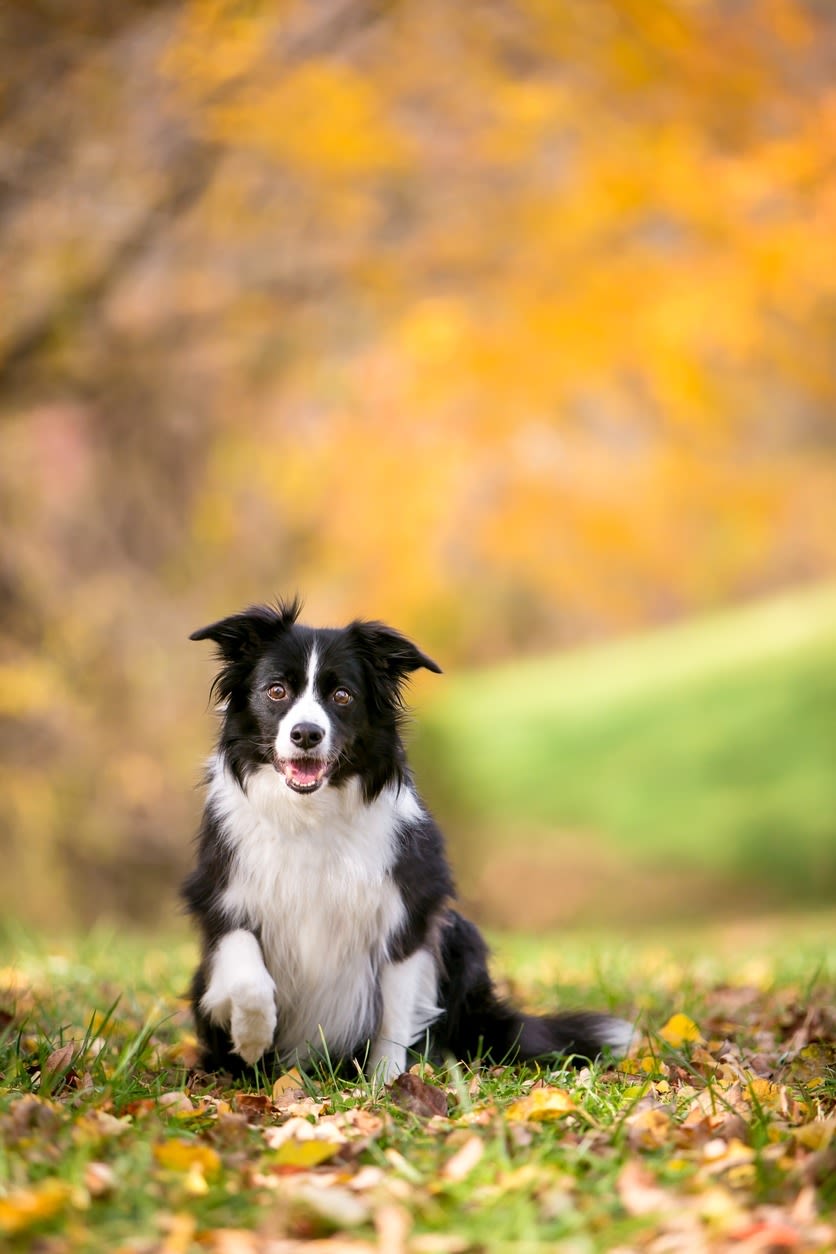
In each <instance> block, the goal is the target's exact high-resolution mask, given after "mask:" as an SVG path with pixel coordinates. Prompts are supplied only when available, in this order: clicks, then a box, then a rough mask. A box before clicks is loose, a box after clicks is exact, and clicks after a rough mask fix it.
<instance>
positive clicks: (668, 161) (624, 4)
mask: <svg viewBox="0 0 836 1254" xmlns="http://www.w3.org/2000/svg"><path fill="white" fill-rule="evenodd" d="M0 22H2V28H0V34H2V39H0V66H2V71H3V73H2V79H3V83H4V87H3V96H2V99H3V104H4V106H5V112H4V117H3V120H2V121H0V136H2V139H3V143H2V146H0V175H2V180H3V182H2V187H3V202H2V207H0V270H2V274H3V298H4V306H5V309H4V316H3V319H2V324H0V368H3V369H4V376H5V384H6V385H5V389H4V393H3V402H2V420H3V426H2V432H1V433H0V492H2V523H3V535H4V544H3V552H2V559H1V560H0V603H2V608H3V614H2V635H1V636H0V649H2V652H1V653H0V678H2V684H0V707H1V709H0V712H2V714H3V716H4V717H5V718H6V719H8V720H9V722H10V725H11V727H12V730H11V732H10V734H9V739H8V744H7V749H8V755H7V756H8V760H9V764H10V765H9V766H8V767H6V768H3V774H2V776H0V785H2V789H3V793H4V796H5V797H6V799H7V804H8V806H9V808H10V812H11V817H10V821H9V824H8V830H9V831H10V832H11V833H12V835H11V838H10V840H11V843H12V849H13V861H14V865H15V867H16V868H17V872H16V874H17V875H18V876H19V882H20V883H28V884H34V883H39V882H40V883H43V882H44V881H45V879H46V878H51V879H52V880H53V881H55V880H56V877H57V880H59V881H63V882H64V883H65V886H66V887H68V888H70V887H71V886H72V885H73V884H75V883H76V882H77V881H78V880H79V879H80V878H83V877H86V880H85V882H88V883H92V884H93V898H94V900H95V901H100V900H102V899H103V898H104V899H107V900H109V901H111V902H112V904H113V905H114V908H116V909H117V910H129V909H130V908H131V902H132V900H133V898H134V897H135V896H136V895H138V894H139V895H141V894H142V892H143V883H142V877H144V876H146V875H148V874H151V872H149V871H148V866H149V862H148V857H147V856H146V854H147V852H148V850H149V849H150V850H151V851H152V856H151V866H152V867H153V865H154V863H155V862H156V866H157V869H158V870H159V869H160V868H162V870H163V873H164V874H165V873H166V871H165V868H166V867H167V866H168V865H169V863H170V862H171V860H172V856H173V855H172V852H171V850H172V845H173V844H177V843H180V842H182V840H183V835H184V833H185V831H186V830H187V829H188V826H189V824H190V821H191V817H192V814H193V807H192V806H191V804H190V801H189V800H188V799H186V791H187V785H188V783H189V782H190V781H191V780H192V779H193V777H194V773H193V763H194V761H195V756H196V753H197V748H198V744H199V743H200V742H199V735H200V731H199V729H198V726H197V722H196V719H195V721H194V722H191V723H189V724H188V726H189V728H190V730H189V731H188V732H187V733H185V734H184V727H185V726H186V724H185V723H184V720H185V719H186V718H187V717H188V718H189V719H191V718H192V715H193V714H194V715H197V714H198V713H199V710H200V697H199V696H198V694H199V693H200V692H201V691H202V686H203V682H204V673H203V671H201V670H199V664H198V662H197V661H196V660H195V661H194V662H192V661H191V660H190V661H186V655H185V647H184V646H183V647H182V649H181V641H182V640H183V638H184V637H185V635H186V634H187V632H188V631H189V630H191V629H192V628H194V627H195V626H197V625H199V624H200V623H201V622H203V621H205V620H206V619H208V618H209V617H213V616H215V615H217V614H218V613H220V612H224V611H226V610H228V609H230V608H231V607H234V606H236V605H238V604H239V603H244V602H247V601H250V600H254V599H262V598H265V597H268V596H270V595H273V594H274V593H276V592H280V591H281V592H291V593H292V592H293V591H294V590H295V589H299V590H300V591H301V592H303V594H304V595H305V597H306V599H307V602H308V605H309V606H310V607H311V612H312V614H313V615H314V616H315V617H316V618H317V619H318V620H321V621H327V620H331V619H343V618H345V617H348V616H351V615H354V614H357V613H360V614H371V615H374V616H380V617H383V618H388V619H391V620H392V621H394V622H396V623H397V624H398V625H399V626H400V627H402V628H404V629H406V630H409V631H411V632H413V633H415V634H416V635H418V636H419V637H420V639H421V641H422V644H423V645H424V646H425V647H427V648H428V649H430V650H436V651H437V650H439V649H440V648H443V652H444V656H445V659H446V660H447V661H448V662H451V661H462V662H464V661H468V660H476V659H478V660H490V659H492V658H495V657H499V656H501V655H504V654H506V653H508V652H510V651H512V650H516V649H530V648H533V647H535V646H536V647H540V648H553V647H555V646H557V645H559V644H562V643H566V642H571V641H575V640H580V639H588V638H594V637H600V636H604V635H607V634H611V633H613V632H617V631H623V630H625V629H627V628H630V627H634V626H638V625H641V624H645V623H648V622H656V621H660V620H662V619H669V618H671V617H677V616H681V615H684V614H686V613H690V612H692V611H697V610H701V609H704V608H706V607H711V606H714V605H717V604H720V603H725V602H728V601H731V600H736V599H742V598H744V597H746V596H748V595H751V594H754V593H760V592H763V591H767V590H770V589H773V588H776V587H779V586H783V585H786V584H789V583H793V582H797V581H803V580H806V579H809V578H813V577H817V576H820V575H822V574H823V573H826V572H828V571H832V569H833V564H834V557H836V528H834V527H833V526H832V523H831V522H829V520H828V506H829V504H830V503H831V502H832V499H833V493H834V488H836V476H834V469H833V462H832V441H833V432H832V414H833V403H834V380H833V370H832V361H831V358H832V345H833V342H834V308H836V301H834V297H836V269H834V267H833V265H832V264H829V258H830V256H831V254H832V251H833V239H834V238H836V183H834V178H833V159H834V155H836V91H834V87H833V82H834V78H833V64H834V46H836V20H835V19H834V14H833V12H831V10H830V8H829V7H828V6H826V5H822V4H815V3H812V0H810V2H809V3H807V2H804V0H749V2H748V3H742V4H734V5H731V4H727V3H724V2H723V0H701V2H699V3H693V2H691V0H687V2H686V0H676V2H674V0H669V2H666V3H656V0H618V2H616V0H584V3H583V4H577V3H570V2H569V0H491V2H490V3H486V4H480V5H478V6H473V5H467V4H461V5H457V4H450V3H445V2H442V0H426V2H425V3H420V4H419V3H412V2H411V0H395V2H394V3H391V4H380V3H376V2H374V0H350V2H349V0H342V2H340V0H324V2H323V3H317V4H313V5H311V4H303V3H301V2H299V0H271V2H270V3H267V2H266V0H253V2H251V3H246V4H243V3H240V2H239V0H191V2H189V3H174V2H166V0H156V2H155V3H152V4H140V3H131V2H128V3H125V4H120V5H117V6H114V5H109V4H106V3H105V2H104V0H90V3H86V4H83V5H72V6H58V7H56V6H52V5H47V4H46V3H42V2H41V0H35V2H34V3H30V2H26V3H24V2H23V0H13V2H12V3H10V4H8V5H6V6H4V12H3V15H2V18H0ZM191 666H194V669H193V670H190V669H188V668H189V667H191ZM187 712H188V714H187ZM180 798H183V799H180ZM114 844H115V845H120V846H123V847H124V859H126V860H127V863H128V864H129V865H130V866H131V867H132V873H133V874H134V879H133V880H132V882H131V885H130V888H129V889H125V887H124V881H123V880H122V879H116V880H114V879H113V877H112V876H110V873H109V872H108V871H107V870H102V867H103V865H104V864H105V863H106V862H107V857H108V856H110V853H111V852H112V849H113V847H114ZM140 849H142V850H143V851H144V852H143V854H142V856H141V857H140V856H139V853H138V851H139V850H140ZM178 856H179V855H178ZM132 859H133V860H134V861H133V862H132V861H131V860H132ZM175 861H176V858H175ZM123 866H124V863H123ZM102 876H103V877H104V878H99V879H97V878H96V877H102ZM91 877H92V879H91Z"/></svg>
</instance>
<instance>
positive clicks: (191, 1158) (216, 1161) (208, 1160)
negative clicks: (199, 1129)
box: [154, 1139, 221, 1176]
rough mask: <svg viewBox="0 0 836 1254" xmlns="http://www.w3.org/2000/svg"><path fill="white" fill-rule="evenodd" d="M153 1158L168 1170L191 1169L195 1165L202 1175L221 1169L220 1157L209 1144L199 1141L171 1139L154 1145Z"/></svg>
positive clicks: (214, 1173) (217, 1171)
mask: <svg viewBox="0 0 836 1254" xmlns="http://www.w3.org/2000/svg"><path fill="white" fill-rule="evenodd" d="M154 1158H155V1159H156V1161H157V1162H158V1163H159V1165H160V1166H161V1167H165V1168H166V1169H167V1170H169V1171H183V1172H188V1171H191V1170H192V1168H194V1167H195V1166H197V1167H198V1168H199V1169H200V1170H201V1171H202V1172H203V1174H204V1175H206V1176H215V1175H217V1174H218V1173H219V1172H220V1170H221V1157H220V1154H219V1153H218V1151H217V1150H214V1149H212V1147H211V1145H202V1144H201V1143H200V1142H199V1141H185V1140H180V1139H173V1140H170V1141H161V1142H160V1143H159V1144H157V1145H155V1146H154Z"/></svg>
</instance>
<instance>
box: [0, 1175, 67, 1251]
mask: <svg viewBox="0 0 836 1254" xmlns="http://www.w3.org/2000/svg"><path fill="white" fill-rule="evenodd" d="M71 1193H72V1190H71V1189H70V1186H69V1185H68V1184H65V1183H64V1182H63V1181H61V1180H44V1181H43V1182H42V1183H41V1184H38V1185H36V1186H34V1187H33V1188H31V1189H15V1190H14V1191H13V1192H11V1193H9V1194H7V1195H6V1197H2V1198H0V1232H2V1233H3V1234H4V1235H5V1236H7V1237H12V1236H15V1235H17V1233H19V1232H25V1231H26V1229H27V1228H31V1227H32V1226H33V1224H38V1223H42V1222H43V1221H44V1220H45V1219H51V1218H52V1216H53V1215H57V1214H59V1212H60V1211H62V1210H63V1209H64V1207H65V1206H66V1205H67V1203H68V1201H69V1200H70V1196H71Z"/></svg>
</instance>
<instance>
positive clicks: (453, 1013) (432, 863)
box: [183, 601, 618, 1073]
mask: <svg viewBox="0 0 836 1254" xmlns="http://www.w3.org/2000/svg"><path fill="white" fill-rule="evenodd" d="M299 611H300V606H299V603H298V602H297V601H294V602H291V603H289V604H282V603H279V604H278V605H277V606H276V607H274V608H273V607H268V606H256V607H253V608H251V609H249V610H246V611H244V612H243V613H240V614H235V615H233V616H231V617H229V618H226V619H222V620H221V621H219V622H217V623H214V624H212V625H211V626H209V627H205V628H202V629H201V630H200V631H196V632H195V633H194V634H193V636H192V637H191V638H192V639H193V640H206V639H209V640H212V641H213V642H214V643H215V644H216V646H217V650H218V656H219V660H220V663H221V669H220V671H219V673H218V675H217V677H216V679H215V681H214V684H213V692H214V693H215V695H216V696H217V697H218V698H219V699H220V700H221V701H223V702H224V703H225V709H224V713H223V721H222V726H221V732H220V737H219V741H218V752H219V759H220V760H221V761H223V762H225V763H226V764H227V765H228V767H229V770H230V772H231V774H232V775H233V777H234V779H235V780H236V781H237V786H238V787H240V788H241V789H242V790H244V791H245V792H246V790H247V788H248V783H249V780H250V777H251V775H252V773H253V772H254V771H256V770H258V769H259V768H262V767H268V768H272V766H273V765H275V754H276V751H275V741H276V734H277V727H278V725H279V722H280V720H281V717H282V715H283V709H284V707H282V708H277V707H276V706H275V705H272V704H271V703H270V701H267V700H266V699H265V698H264V697H263V691H264V686H265V684H268V685H269V684H270V683H272V681H273V679H274V677H275V676H276V675H281V676H282V677H283V678H284V680H285V681H286V683H287V685H288V687H289V688H290V689H292V690H293V691H294V692H296V693H298V692H300V691H301V685H302V683H303V682H304V680H303V677H304V675H305V666H306V662H307V658H308V656H309V654H310V651H311V648H312V646H314V645H315V646H316V650H317V656H318V664H319V669H318V671H317V677H318V681H319V677H320V675H321V677H322V680H321V691H322V693H323V694H327V693H328V692H330V691H331V690H332V689H335V688H336V687H337V686H344V687H345V688H346V689H348V690H350V691H351V693H352V694H353V699H352V701H351V703H350V704H349V705H347V706H346V707H345V708H339V707H337V706H336V705H333V708H332V706H329V707H328V715H329V718H330V719H331V721H332V729H331V730H332V734H333V739H334V743H335V745H336V746H337V748H338V752H337V753H336V756H335V762H334V764H333V766H332V768H331V770H330V774H329V775H328V776H327V782H326V784H325V785H324V786H325V787H327V788H332V789H341V788H345V787H346V786H347V784H348V781H350V780H352V779H354V778H357V779H359V781H360V783H361V786H362V797H363V800H364V803H365V804H369V803H371V802H373V801H374V800H375V798H377V797H378V796H379V795H380V794H381V792H382V790H383V789H385V788H386V787H387V786H389V785H393V784H394V785H397V786H399V787H401V788H408V789H411V788H412V787H413V783H412V778H411V775H410V773H409V769H408V766H407V763H406V758H405V754H404V749H403V743H402V738H401V720H402V715H403V686H404V681H405V680H406V678H407V677H408V675H409V674H410V673H411V672H413V671H415V670H417V669H418V668H420V667H423V668H426V669H428V670H431V671H434V672H436V673H438V672H439V671H440V668H439V667H438V666H437V664H436V663H435V662H433V661H432V660H431V659H430V658H428V657H427V656H426V655H425V654H424V653H422V652H421V651H420V650H419V649H417V648H416V646H415V645H414V644H412V643H411V642H410V641H409V640H407V639H406V638H405V637H403V636H402V635H400V633H398V632H396V631H393V630H392V629H391V628H389V627H386V626H384V625H383V624H381V623H374V622H359V621H358V622H354V623H351V624H350V625H349V626H348V627H345V628H342V629H319V630H313V629H311V628H309V627H305V626H302V625H300V624H299V623H298V622H297V619H298V615H299ZM322 700H323V702H324V701H325V700H326V697H325V696H323V697H322ZM291 708H292V707H291ZM276 769H278V767H277V768H276ZM276 787H281V784H280V783H277V784H276ZM298 800H299V803H300V804H301V805H304V804H305V803H306V798H299V799H298ZM226 836H228V833H225V832H224V830H222V825H221V824H220V823H219V820H218V818H217V816H216V814H215V813H214V811H213V809H212V807H211V805H207V809H206V812H205V814H204V818H203V823H202V825H201V829H200V832H199V835H198V842H197V843H198V848H197V863H196V866H195V869H194V870H193V871H192V873H191V874H190V875H189V877H188V879H187V880H186V882H185V884H184V886H183V896H184V899H185V902H186V905H187V908H188V910H189V912H190V913H191V914H193V915H194V916H195V917H196V919H197V922H198V925H199V927H200V932H201V939H202V957H201V963H200V966H199V968H198V970H197V972H196V974H195V977H194V981H193V985H192V992H191V996H192V1004H193V1007H194V1014H195V1020H196V1024H197V1031H198V1036H199V1039H200V1042H201V1045H202V1048H203V1060H204V1066H205V1067H206V1068H207V1069H226V1070H229V1071H232V1072H233V1073H240V1072H241V1071H242V1070H244V1069H245V1064H244V1062H243V1061H242V1059H241V1058H240V1057H238V1055H237V1054H236V1053H235V1052H234V1051H233V1049H232V1042H231V1037H230V1034H229V1032H228V1031H227V1030H226V1028H225V1027H220V1026H217V1025H215V1024H213V1023H212V1022H211V1021H210V1020H209V1018H208V1017H207V1015H206V1014H205V1013H204V1011H203V1009H202V1008H201V1005H200V1002H201V998H202V997H203V995H204V993H205V992H206V989H207V984H208V980H209V969H210V963H211V959H212V956H213V953H214V951H215V948H216V946H217V945H218V943H219V941H220V940H221V939H222V937H223V936H224V935H225V933H227V932H228V931H230V930H233V929H240V928H244V929H246V930H249V931H251V932H252V933H253V935H254V936H255V937H256V939H257V940H259V942H261V930H260V929H261V926H262V920H260V919H259V918H258V917H257V915H256V913H255V912H251V911H249V910H248V909H247V908H244V909H241V908H239V909H238V912H237V913H236V915H235V917H230V914H229V911H228V909H227V906H226V904H225V903H224V900H223V894H224V892H225V890H226V889H227V887H228V885H229V883H230V876H231V875H232V873H233V869H234V856H235V855H234V852H233V848H232V844H231V843H230V840H229V839H227V838H226ZM277 838H280V833H279V834H278V836H277ZM316 839H320V840H327V839H328V832H327V831H322V832H319V833H318V834H317V836H316ZM396 850H397V852H396V856H395V859H394V862H393V864H392V865H391V870H390V872H389V874H390V875H391V877H392V880H393V881H394V884H395V885H396V887H397V890H398V893H399V896H400V900H401V902H402V905H403V911H402V915H401V919H400V922H399V926H398V927H397V930H395V931H394V932H393V933H392V934H391V935H383V936H380V937H379V938H377V940H376V941H375V942H373V944H372V950H371V953H370V962H371V967H372V969H373V970H374V971H375V972H378V973H379V972H380V970H381V969H382V967H383V966H384V964H386V963H399V962H402V961H403V960H405V959H407V958H409V957H410V956H411V955H413V954H415V953H416V951H417V950H419V949H427V950H429V951H431V952H432V953H433V954H435V956H436V961H437V971H438V1001H439V1005H440V1006H441V1007H442V1014H441V1016H440V1018H438V1019H437V1021H436V1022H435V1024H434V1026H433V1028H432V1044H433V1047H434V1049H435V1050H436V1051H437V1052H440V1053H444V1054H447V1053H449V1054H452V1055H454V1056H455V1057H457V1058H462V1059H465V1058H475V1057H492V1058H493V1059H495V1060H497V1061H501V1060H505V1059H511V1058H518V1059H523V1060H524V1059H534V1058H541V1057H549V1056H554V1055H571V1056H573V1057H574V1058H576V1059H590V1058H594V1057H596V1056H597V1055H598V1054H599V1053H600V1052H601V1051H602V1048H604V1047H606V1044H607V1042H608V1040H609V1039H610V1037H611V1032H612V1030H613V1026H614V1024H616V1025H617V1022H618V1021H614V1020H612V1019H611V1018H610V1017H609V1016H607V1015H596V1014H587V1013H578V1014H560V1015H548V1016H532V1015H525V1014H522V1013H521V1012H519V1011H518V1010H516V1009H514V1008H513V1007H512V1006H510V1005H508V1004H507V1003H506V1002H504V1001H503V1000H502V999H501V998H500V997H499V996H498V994H497V993H496V991H495V988H494V986H493V983H492V981H491V977H490V974H489V971H488V951H487V947H486V945H485V942H484V940H483V939H482V936H481V935H480V933H479V931H478V929H477V928H476V927H475V926H474V924H472V923H470V922H468V921H467V920H466V919H464V918H463V917H462V916H461V915H460V914H458V913H457V912H456V910H455V909H453V908H452V906H451V902H452V900H453V898H454V884H453V878H452V874H451V871H450V867H449V864H448V861H447V857H446V853H445V848H444V841H443V837H442V834H441V832H440V831H439V828H438V826H437V825H436V823H435V822H434V820H433V819H432V818H431V817H430V816H429V814H427V813H426V811H425V810H422V811H421V814H420V817H418V818H416V819H414V820H410V821H408V822H401V823H400V824H399V826H398V827H397V831H396ZM274 974H275V973H274ZM276 978H277V979H278V978H280V977H279V976H276ZM375 978H376V979H377V981H378V982H377V985H376V988H375V990H374V996H373V998H372V1000H371V1006H372V1011H371V1021H368V1016H367V1019H366V1021H364V1019H363V1017H362V1016H361V1015H359V1014H358V1019H357V1022H356V1031H355V1034H354V1039H352V1040H351V1041H350V1042H348V1043H347V1044H346V1043H344V1048H343V1049H342V1051H337V1052H342V1053H343V1054H344V1055H345V1056H346V1057H352V1056H353V1057H355V1058H357V1059H359V1060H361V1061H362V1060H363V1059H364V1057H365V1056H366V1055H367V1051H368V1043H369V1038H370V1037H373V1036H374V1035H375V1033H376V1031H377V1029H378V1024H379V1021H380V1015H381V995H380V984H379V974H378V975H377V976H376V977H375ZM281 1033H282V1025H281V1022H280V1023H279V1025H278V1026H277V1029H276V1033H275V1035H274V1043H276V1044H278V1043H279V1042H280V1041H281ZM333 1061H335V1059H334V1058H333V1057H332V1062H333ZM281 1062H282V1059H281V1057H280V1055H279V1054H278V1053H276V1052H275V1051H270V1050H268V1052H267V1053H266V1054H265V1055H264V1057H263V1059H262V1065H264V1066H266V1067H267V1068H270V1067H277V1066H279V1065H281Z"/></svg>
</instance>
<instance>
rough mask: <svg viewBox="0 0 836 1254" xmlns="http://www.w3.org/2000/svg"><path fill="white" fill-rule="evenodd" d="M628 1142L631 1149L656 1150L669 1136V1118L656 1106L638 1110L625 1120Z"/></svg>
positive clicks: (670, 1125) (670, 1126)
mask: <svg viewBox="0 0 836 1254" xmlns="http://www.w3.org/2000/svg"><path fill="white" fill-rule="evenodd" d="M627 1128H628V1133H627V1135H628V1140H629V1142H630V1145H631V1146H632V1147H633V1149H658V1148H659V1147H660V1146H662V1145H664V1144H665V1142H666V1141H667V1140H668V1137H669V1136H670V1135H671V1130H672V1124H671V1117H670V1115H669V1114H668V1112H667V1111H665V1110H661V1109H660V1108H659V1107H658V1106H651V1107H649V1108H648V1109H646V1110H639V1111H637V1112H636V1113H635V1114H633V1115H630V1117H629V1118H628V1119H627Z"/></svg>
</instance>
